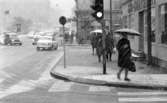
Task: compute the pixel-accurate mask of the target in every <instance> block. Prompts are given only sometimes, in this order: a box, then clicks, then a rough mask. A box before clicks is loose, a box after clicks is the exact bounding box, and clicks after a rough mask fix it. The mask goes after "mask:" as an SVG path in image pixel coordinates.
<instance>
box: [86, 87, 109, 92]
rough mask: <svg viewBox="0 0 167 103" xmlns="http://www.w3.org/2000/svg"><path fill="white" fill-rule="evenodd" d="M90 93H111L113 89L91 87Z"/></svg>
mask: <svg viewBox="0 0 167 103" xmlns="http://www.w3.org/2000/svg"><path fill="white" fill-rule="evenodd" d="M89 91H90V92H110V91H111V88H110V87H105V86H90V87H89Z"/></svg>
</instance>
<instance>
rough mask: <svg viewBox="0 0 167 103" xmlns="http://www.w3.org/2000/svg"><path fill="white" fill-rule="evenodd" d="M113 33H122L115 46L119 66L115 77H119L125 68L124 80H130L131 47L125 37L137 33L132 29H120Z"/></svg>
mask: <svg viewBox="0 0 167 103" xmlns="http://www.w3.org/2000/svg"><path fill="white" fill-rule="evenodd" d="M115 33H119V34H121V35H122V38H121V39H120V40H119V41H118V44H117V46H116V48H117V50H118V66H119V67H120V70H119V72H118V73H117V78H118V79H120V75H121V72H122V71H123V70H125V78H124V80H125V81H130V79H129V78H128V71H129V67H130V64H131V47H130V41H129V40H128V39H127V35H139V33H137V32H132V30H127V29H120V30H117V31H116V32H115Z"/></svg>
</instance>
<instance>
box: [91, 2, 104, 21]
mask: <svg viewBox="0 0 167 103" xmlns="http://www.w3.org/2000/svg"><path fill="white" fill-rule="evenodd" d="M91 8H92V9H93V11H94V12H93V13H92V16H93V17H94V18H95V19H96V20H97V21H100V20H102V19H103V15H104V13H103V0H95V2H94V5H91Z"/></svg>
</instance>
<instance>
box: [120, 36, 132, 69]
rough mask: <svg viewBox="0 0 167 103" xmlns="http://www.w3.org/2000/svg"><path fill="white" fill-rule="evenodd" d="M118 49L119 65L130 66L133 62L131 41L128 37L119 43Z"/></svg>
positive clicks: (122, 66)
mask: <svg viewBox="0 0 167 103" xmlns="http://www.w3.org/2000/svg"><path fill="white" fill-rule="evenodd" d="M117 50H118V66H119V67H121V68H129V65H130V62H131V59H130V58H131V47H130V42H129V40H128V39H126V38H122V39H121V40H119V41H118V44H117Z"/></svg>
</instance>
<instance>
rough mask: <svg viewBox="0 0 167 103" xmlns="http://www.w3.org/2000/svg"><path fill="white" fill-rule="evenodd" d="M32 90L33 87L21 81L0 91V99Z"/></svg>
mask: <svg viewBox="0 0 167 103" xmlns="http://www.w3.org/2000/svg"><path fill="white" fill-rule="evenodd" d="M32 89H34V86H33V85H28V84H27V81H24V80H22V81H20V82H19V83H18V84H16V85H13V86H11V87H9V88H8V89H5V90H3V91H0V99H1V98H4V97H6V96H9V95H12V94H17V93H23V92H27V91H30V90H32Z"/></svg>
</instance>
